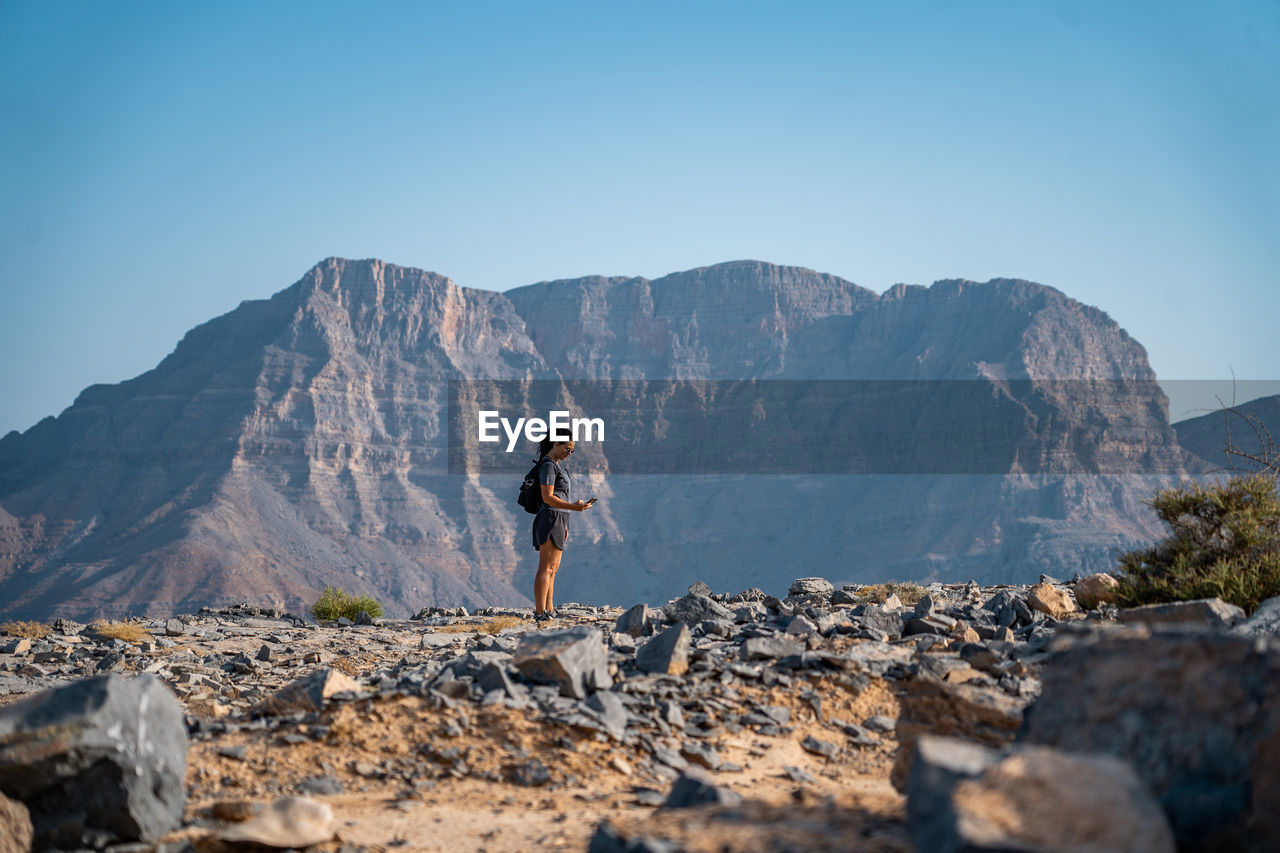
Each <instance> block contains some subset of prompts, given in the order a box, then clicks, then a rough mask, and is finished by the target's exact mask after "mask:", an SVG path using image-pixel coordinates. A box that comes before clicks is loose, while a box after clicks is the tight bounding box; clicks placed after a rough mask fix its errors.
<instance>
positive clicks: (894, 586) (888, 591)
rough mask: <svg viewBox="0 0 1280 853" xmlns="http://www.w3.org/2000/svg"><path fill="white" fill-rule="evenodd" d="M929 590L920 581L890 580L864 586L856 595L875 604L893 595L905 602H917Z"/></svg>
mask: <svg viewBox="0 0 1280 853" xmlns="http://www.w3.org/2000/svg"><path fill="white" fill-rule="evenodd" d="M928 591H929V590H927V589H925V588H924V587H922V586H920V584H918V583H911V582H910V581H908V582H906V583H898V582H896V581H889V582H888V583H877V584H872V585H871V586H864V587H863V588H862V589H860V590H858V591H857V592H856V593H855V595H857V596H858V598H864V599H866V600H867V601H870V602H872V603H873V604H883V603H884V600H885V599H886V598H888V597H889V596H891V595H896V596H898V599H899V600H900V601H901V602H902V603H903V604H915V603H916V602H917V601H919V600H920V599H921V598H923V597H924V594H925V593H926V592H928Z"/></svg>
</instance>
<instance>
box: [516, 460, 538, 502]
mask: <svg viewBox="0 0 1280 853" xmlns="http://www.w3.org/2000/svg"><path fill="white" fill-rule="evenodd" d="M541 467H542V460H541V459H539V460H538V461H537V462H534V463H533V467H532V468H530V469H529V473H528V474H525V475H524V482H523V483H521V484H520V497H518V498H516V503H518V504H520V506H522V507H524V511H525V512H531V513H532V512H537V511H538V510H540V509H542V486H541V484H540V483H539V482H538V469H539V468H541Z"/></svg>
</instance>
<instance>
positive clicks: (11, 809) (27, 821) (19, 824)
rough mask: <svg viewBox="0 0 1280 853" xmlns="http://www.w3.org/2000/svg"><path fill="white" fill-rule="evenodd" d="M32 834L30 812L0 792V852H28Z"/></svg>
mask: <svg viewBox="0 0 1280 853" xmlns="http://www.w3.org/2000/svg"><path fill="white" fill-rule="evenodd" d="M33 836H34V831H33V830H32V828H31V812H29V811H27V807H26V806H24V805H23V804H22V803H20V802H18V801H17V800H11V799H9V798H8V797H6V796H5V795H4V794H0V853H28V851H29V850H30V849H31V841H32V838H33Z"/></svg>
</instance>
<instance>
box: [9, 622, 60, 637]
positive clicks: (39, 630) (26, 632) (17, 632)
mask: <svg viewBox="0 0 1280 853" xmlns="http://www.w3.org/2000/svg"><path fill="white" fill-rule="evenodd" d="M0 631H4V632H5V633H6V634H8V635H9V636H10V637H27V638H28V639H31V640H42V639H44V638H45V637H47V636H49V635H50V634H52V633H53V629H52V628H50V627H49V626H48V625H45V624H44V623H43V622H5V623H4V624H3V625H0Z"/></svg>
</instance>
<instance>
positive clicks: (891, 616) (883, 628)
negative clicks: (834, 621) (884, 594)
mask: <svg viewBox="0 0 1280 853" xmlns="http://www.w3.org/2000/svg"><path fill="white" fill-rule="evenodd" d="M858 619H859V621H860V622H861V623H862V625H863V626H864V627H866V628H869V629H870V630H872V631H878V632H880V633H881V634H884V635H885V636H887V637H888V638H889V639H891V640H896V639H898V638H899V637H901V636H902V616H900V615H899V614H898V613H897V612H895V611H894V610H891V609H889V608H886V607H884V606H882V605H878V604H872V605H869V606H868V607H867V609H866V610H864V611H863V613H862V615H861V616H860V617H858Z"/></svg>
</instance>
